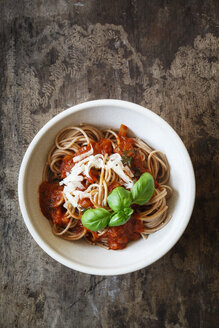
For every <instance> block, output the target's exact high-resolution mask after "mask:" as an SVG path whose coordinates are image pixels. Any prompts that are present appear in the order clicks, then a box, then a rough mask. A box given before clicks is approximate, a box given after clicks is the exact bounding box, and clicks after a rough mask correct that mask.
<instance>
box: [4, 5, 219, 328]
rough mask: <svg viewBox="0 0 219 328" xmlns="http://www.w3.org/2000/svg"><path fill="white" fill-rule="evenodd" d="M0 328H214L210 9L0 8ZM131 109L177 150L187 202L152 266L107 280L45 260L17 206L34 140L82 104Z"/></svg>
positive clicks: (214, 63) (214, 49)
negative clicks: (179, 230) (187, 184)
mask: <svg viewBox="0 0 219 328" xmlns="http://www.w3.org/2000/svg"><path fill="white" fill-rule="evenodd" d="M0 6H1V10H0V13H1V20H0V32H1V47H0V59H1V65H0V66H1V74H0V76H1V132H0V133H1V136H0V147H1V153H0V154H1V182H2V187H1V221H0V235H1V292H0V326H1V327H7V328H8V327H22V328H24V327H28V328H29V327H58V328H59V327H97V328H98V327H102V328H108V327H110V328H111V327H113V328H114V327H115V328H120V327H121V328H122V327H133V328H137V327H149V328H159V327H160V328H163V327H165V328H186V327H192V328H193V327H195V328H196V327H203V328H214V327H215V328H216V327H218V322H219V318H218V312H217V305H218V303H217V297H218V283H217V278H218V272H217V268H218V257H219V256H218V255H219V254H218V234H217V232H216V226H217V219H218V206H217V202H216V196H217V191H218V189H217V185H216V174H217V173H218V155H217V148H216V146H217V144H216V142H217V140H218V126H217V121H218V107H217V77H218V35H217V32H216V28H217V24H218V23H217V13H218V10H219V8H218V2H217V1H213V0H209V1H199V0H194V1H192V0H186V1H159V0H155V1H144V0H133V1H128V0H117V1H108V0H102V1H98V0H90V1H89V0H87V1H85V0H81V1H75V0H72V1H69V0H49V1H48V0H41V1H30V0H19V1H18V0H8V1H1V2H0ZM99 98H118V99H123V100H129V101H134V102H136V103H138V104H142V105H143V106H146V107H148V108H150V109H152V110H153V111H154V112H156V113H157V114H159V115H160V116H161V117H163V118H164V119H165V120H167V121H168V122H169V123H170V124H171V125H172V126H173V128H174V129H175V130H176V131H177V133H178V134H179V135H180V136H181V137H182V139H183V141H184V143H185V145H186V146H187V148H188V150H189V152H190V155H191V158H192V161H193V164H194V168H195V173H196V179H197V199H196V205H195V209H194V212H193V215H192V218H191V221H190V224H189V226H188V228H187V229H186V232H185V233H184V235H183V237H182V238H181V239H180V241H179V242H178V243H177V245H176V246H175V247H174V248H173V249H172V250H171V251H170V252H169V253H168V254H167V255H166V256H164V257H163V258H162V259H161V260H159V261H158V262H156V263H154V264H153V265H151V266H150V267H148V268H145V269H142V270H140V271H138V272H135V273H132V274H127V275H123V276H115V277H99V276H90V275H86V274H82V273H78V272H76V271H73V270H70V269H68V268H66V267H64V266H62V265H61V264H59V263H57V262H55V261H54V260H52V259H51V258H50V257H49V256H48V255H47V254H45V253H44V252H43V251H42V250H41V249H40V248H39V247H38V246H37V244H36V243H35V241H34V240H33V239H32V237H31V236H30V234H29V233H28V231H27V229H26V227H25V225H24V222H23V219H22V217H21V214H20V211H19V207H18V196H17V178H18V171H19V166H20V163H21V160H22V157H23V155H24V152H25V150H26V149H27V146H28V144H29V143H30V141H31V140H32V138H33V137H34V135H35V134H36V132H37V131H38V130H39V129H40V128H41V127H42V126H43V125H44V124H45V123H46V122H47V121H48V120H49V119H50V118H51V117H53V116H54V115H56V114H57V113H59V112H61V111H62V110H63V109H65V108H67V107H69V106H71V105H74V104H77V103H80V102H83V101H86V100H91V99H99Z"/></svg>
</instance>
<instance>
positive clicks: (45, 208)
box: [39, 182, 69, 226]
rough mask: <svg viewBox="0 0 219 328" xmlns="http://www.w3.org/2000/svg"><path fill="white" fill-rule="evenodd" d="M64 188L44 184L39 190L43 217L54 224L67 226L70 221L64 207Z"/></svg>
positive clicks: (47, 183)
mask: <svg viewBox="0 0 219 328" xmlns="http://www.w3.org/2000/svg"><path fill="white" fill-rule="evenodd" d="M62 190H63V187H62V186H59V184H58V183H50V182H42V183H41V185H40V188H39V193H40V208H41V211H42V213H43V215H44V216H45V217H46V218H47V219H49V220H51V221H52V222H53V223H54V224H58V225H64V226H65V225H66V224H68V222H69V219H68V218H67V217H66V216H65V212H66V210H65V208H64V207H63V206H62V203H63V202H64V198H63V195H62Z"/></svg>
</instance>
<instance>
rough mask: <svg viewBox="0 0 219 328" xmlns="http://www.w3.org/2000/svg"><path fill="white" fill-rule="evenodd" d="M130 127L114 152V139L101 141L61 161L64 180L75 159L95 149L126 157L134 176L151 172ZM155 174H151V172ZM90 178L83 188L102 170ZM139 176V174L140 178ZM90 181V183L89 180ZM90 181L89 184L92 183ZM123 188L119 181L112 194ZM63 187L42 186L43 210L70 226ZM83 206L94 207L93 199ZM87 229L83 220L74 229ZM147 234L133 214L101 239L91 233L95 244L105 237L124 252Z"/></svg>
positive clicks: (84, 201) (124, 129) (121, 132)
mask: <svg viewBox="0 0 219 328" xmlns="http://www.w3.org/2000/svg"><path fill="white" fill-rule="evenodd" d="M127 129H128V128H127V127H126V126H125V125H123V124H122V125H121V126H120V130H119V134H118V137H117V144H118V146H117V147H116V148H115V149H113V147H112V141H111V140H110V139H107V138H105V139H101V140H100V141H99V142H95V141H91V143H90V144H89V145H87V146H85V147H81V148H80V149H79V150H78V151H77V152H76V153H75V154H73V155H72V156H69V155H67V156H65V157H63V159H62V160H61V161H60V171H61V179H64V178H65V177H66V173H67V172H70V171H71V169H72V167H73V166H74V165H75V163H74V161H73V158H74V157H76V156H78V155H81V154H83V153H86V152H88V151H89V150H90V149H91V146H92V147H93V150H94V155H96V154H102V155H105V154H108V155H111V154H113V153H119V154H120V155H121V156H122V157H123V160H124V158H126V165H129V167H130V168H131V170H132V171H133V173H135V172H136V171H138V173H139V176H140V175H141V174H142V173H144V172H149V170H148V169H146V168H145V167H144V164H143V162H142V159H141V156H140V155H139V154H138V153H137V152H136V151H135V149H134V145H135V141H134V139H132V138H129V137H127ZM149 173H150V174H151V172H149ZM89 174H90V178H89V179H87V178H86V180H84V181H82V184H83V186H84V187H85V188H86V187H87V186H88V184H89V183H95V182H96V181H97V180H98V178H99V174H100V170H96V169H95V168H92V169H91V170H90V172H89ZM137 176H138V175H137V174H136V177H137ZM87 180H88V181H87ZM154 181H155V186H156V187H157V186H158V183H157V181H156V180H155V179H154ZM88 182H89V183H88ZM118 186H120V184H119V183H118V182H114V183H112V184H111V185H110V186H109V188H108V192H110V191H112V190H113V189H115V188H116V187H118ZM62 190H63V187H62V186H59V184H58V183H50V182H43V183H42V184H41V185H40V188H39V193H40V207H41V210H42V213H43V214H44V215H45V216H46V217H47V218H48V219H49V220H51V221H52V222H53V223H54V224H58V225H60V226H66V225H67V224H68V223H69V219H68V218H67V217H66V215H65V214H66V209H65V208H64V207H63V206H62V204H63V202H64V198H63V194H62ZM79 204H80V205H81V207H83V208H94V206H93V204H92V202H91V201H90V199H89V198H84V199H81V200H79ZM82 229H84V227H83V225H82V223H81V220H78V222H77V225H76V226H75V227H74V232H76V233H77V232H78V233H79V232H81V231H82ZM143 231H144V227H143V222H142V221H141V220H138V219H137V216H136V215H135V214H134V215H132V217H131V219H130V220H129V221H128V222H127V223H125V224H124V225H121V226H118V227H111V228H108V230H107V232H106V233H105V234H103V235H102V236H99V235H98V234H97V233H95V232H93V231H88V232H89V233H90V238H91V240H92V241H93V242H97V241H99V240H101V239H102V238H104V239H107V242H108V246H109V248H110V249H113V250H117V249H123V248H125V247H126V246H127V244H128V242H130V241H133V240H137V239H139V238H140V233H141V232H143Z"/></svg>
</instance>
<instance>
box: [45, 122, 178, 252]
mask: <svg viewBox="0 0 219 328" xmlns="http://www.w3.org/2000/svg"><path fill="white" fill-rule="evenodd" d="M146 174H148V177H147V176H146ZM142 175H144V177H145V178H149V179H150V176H152V177H153V185H154V189H153V191H152V193H153V195H152V197H151V198H150V199H149V201H147V202H145V203H144V204H139V201H136V202H135V199H133V198H132V201H130V202H129V203H130V204H129V213H132V214H129V217H128V216H127V215H126V214H125V212H124V208H125V207H124V208H119V209H118V211H117V212H113V210H112V208H113V206H112V207H110V206H109V195H110V193H112V191H114V190H116V189H117V190H120V191H124V190H126V191H128V192H129V193H127V197H128V198H129V197H131V196H132V194H133V189H132V188H135V187H134V186H135V184H136V182H137V181H138V180H140V178H141V176H142ZM169 175H170V169H169V164H168V161H167V158H166V156H165V155H164V154H163V153H162V152H160V151H158V150H153V149H152V148H151V147H150V146H148V145H147V144H146V143H145V142H144V141H142V140H140V139H139V138H136V137H135V138H129V137H127V127H126V126H124V125H121V127H120V130H119V131H115V130H113V129H105V130H100V129H98V128H96V127H94V126H90V125H86V124H84V125H82V126H80V127H75V126H69V127H66V128H64V129H62V130H61V131H60V132H59V133H58V134H57V136H56V138H55V142H54V146H53V147H52V149H51V150H50V151H49V153H48V159H47V163H46V165H45V169H44V172H43V182H42V184H41V185H40V189H39V191H40V206H41V210H42V212H43V214H44V216H46V217H47V218H48V219H49V220H50V222H51V224H52V230H53V233H54V234H55V235H56V236H58V237H61V238H64V239H67V240H78V239H81V238H85V239H86V240H87V241H88V242H89V243H91V244H97V245H99V246H102V247H105V248H109V249H122V248H124V247H126V245H127V243H128V242H129V241H131V240H137V239H139V238H140V236H142V237H143V238H145V239H146V238H147V237H148V235H149V234H151V233H153V232H155V231H157V230H160V229H161V228H162V227H164V226H165V225H166V224H167V223H168V222H169V220H170V219H171V215H170V214H168V205H167V199H168V198H169V197H170V196H171V194H172V189H171V187H170V186H169V185H168V180H169ZM141 179H143V178H141ZM139 183H140V182H139ZM139 183H138V184H139ZM145 183H146V182H145ZM119 187H120V189H118V188H119ZM121 188H122V189H121ZM145 188H147V186H146V187H145ZM114 194H115V192H114ZM130 195H131V196H130ZM130 199H131V198H130ZM87 209H90V210H94V209H105V210H107V211H108V212H106V211H105V212H104V211H103V213H105V214H104V215H105V216H104V215H103V216H104V217H105V219H106V220H105V221H107V220H108V221H107V222H109V220H110V218H112V217H113V215H114V218H115V219H114V221H115V220H117V221H116V225H115V226H112V225H111V226H110V224H109V225H106V226H104V227H102V228H101V229H97V228H95V229H93V230H92V229H89V227H90V225H89V227H88V226H86V224H85V225H84V224H83V219H82V218H83V215H84V213H86V210H87ZM121 211H122V212H121ZM126 211H128V210H126ZM89 213H90V215H91V216H92V215H93V216H92V218H93V219H92V220H95V224H99V222H100V221H98V222H97V218H96V217H95V215H94V214H95V213H100V216H101V215H102V214H101V211H99V212H97V211H96V212H95V211H93V212H92V211H89V212H88V214H89ZM107 213H108V214H107ZM127 213H128V212H127ZM88 214H86V217H88ZM115 214H116V215H117V216H115ZM98 215H99V214H98ZM118 215H119V218H118ZM122 215H126V221H124V220H123V221H124V222H123V221H121V220H122ZM84 217H85V215H84ZM108 218H109V219H108ZM103 220H104V219H103ZM119 220H120V221H119ZM105 221H104V222H105ZM84 222H85V221H84ZM118 222H122V223H121V224H118ZM92 224H94V223H92ZM112 224H113V223H112ZM92 226H93V225H92ZM97 226H98V225H97Z"/></svg>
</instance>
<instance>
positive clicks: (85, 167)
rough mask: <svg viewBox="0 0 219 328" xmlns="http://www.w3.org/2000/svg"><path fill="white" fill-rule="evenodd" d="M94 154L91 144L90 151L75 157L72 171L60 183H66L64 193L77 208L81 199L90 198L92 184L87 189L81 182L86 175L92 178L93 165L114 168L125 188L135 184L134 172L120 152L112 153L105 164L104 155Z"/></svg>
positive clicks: (98, 167) (97, 167) (99, 167)
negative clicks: (124, 162)
mask: <svg viewBox="0 0 219 328" xmlns="http://www.w3.org/2000/svg"><path fill="white" fill-rule="evenodd" d="M92 154H93V148H92V146H91V149H90V150H89V151H88V152H86V153H84V154H81V155H79V156H76V157H74V158H73V161H74V162H75V165H74V166H73V168H72V169H71V171H70V172H69V173H67V176H66V178H64V179H63V180H62V181H61V182H60V183H59V184H60V185H64V189H63V194H64V196H65V198H66V199H67V200H68V202H69V203H70V204H71V205H72V206H73V207H75V208H76V207H78V208H80V205H79V203H78V202H79V200H80V199H83V198H89V199H90V186H89V187H88V188H87V189H86V190H85V187H84V186H83V184H82V183H81V182H82V181H83V180H84V176H86V177H88V178H90V175H89V172H90V170H91V168H92V167H94V168H96V169H101V168H104V169H106V170H107V169H112V170H113V171H114V172H115V173H116V174H118V176H119V177H120V178H121V179H122V180H123V181H124V183H123V185H124V186H125V188H127V189H131V187H132V186H133V181H132V179H131V177H133V174H132V172H131V170H130V169H129V168H128V167H127V166H124V165H123V163H122V158H121V156H120V155H119V154H112V155H110V156H109V157H108V158H107V159H106V162H105V164H104V157H103V155H101V154H97V155H92ZM79 189H80V190H79ZM65 207H66V204H65Z"/></svg>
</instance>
